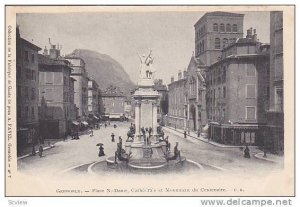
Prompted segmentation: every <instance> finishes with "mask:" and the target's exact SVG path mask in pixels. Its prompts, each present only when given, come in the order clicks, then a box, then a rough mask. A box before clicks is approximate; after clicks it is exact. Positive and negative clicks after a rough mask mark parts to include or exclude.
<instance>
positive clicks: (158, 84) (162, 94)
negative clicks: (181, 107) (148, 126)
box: [154, 79, 168, 125]
mask: <svg viewBox="0 0 300 207" xmlns="http://www.w3.org/2000/svg"><path fill="white" fill-rule="evenodd" d="M154 90H156V91H157V92H158V94H159V100H158V102H159V104H158V105H157V122H158V123H160V124H162V125H163V124H164V123H163V117H164V115H166V114H167V113H168V89H167V86H166V85H165V84H163V80H162V79H157V80H154Z"/></svg>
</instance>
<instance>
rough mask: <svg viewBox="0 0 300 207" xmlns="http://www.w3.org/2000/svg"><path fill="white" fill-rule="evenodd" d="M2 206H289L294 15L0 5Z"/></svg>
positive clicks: (256, 10)
mask: <svg viewBox="0 0 300 207" xmlns="http://www.w3.org/2000/svg"><path fill="white" fill-rule="evenodd" d="M5 10H6V26H5V30H6V73H5V74H6V134H5V135H6V139H5V141H6V145H5V149H6V152H5V156H6V163H5V164H6V170H5V172H6V173H5V181H6V188H5V191H6V195H7V196H293V195H295V189H294V182H295V173H294V168H295V164H294V161H295V157H294V153H295V148H294V146H295V144H294V142H295V133H294V130H295V129H294V128H295V127H294V124H295V123H294V110H295V109H294V107H295V105H294V90H295V88H294V70H295V68H294V67H295V66H294V61H295V57H294V47H295V45H294V44H295V40H294V29H295V28H294V27H295V26H294V21H295V20H294V6H264V7H260V6H247V7H244V6H231V7H228V6H227V7H226V6H221V5H220V6H88V7H86V6H22V5H19V6H17V5H16V6H6V9H5Z"/></svg>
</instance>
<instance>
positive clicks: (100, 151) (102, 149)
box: [98, 145, 105, 157]
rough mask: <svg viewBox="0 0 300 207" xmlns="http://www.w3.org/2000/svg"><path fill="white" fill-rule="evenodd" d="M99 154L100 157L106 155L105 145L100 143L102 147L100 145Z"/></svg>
mask: <svg viewBox="0 0 300 207" xmlns="http://www.w3.org/2000/svg"><path fill="white" fill-rule="evenodd" d="M98 156H99V157H101V156H105V153H104V147H103V145H100V147H99V153H98Z"/></svg>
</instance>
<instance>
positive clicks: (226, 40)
mask: <svg viewBox="0 0 300 207" xmlns="http://www.w3.org/2000/svg"><path fill="white" fill-rule="evenodd" d="M227 46H228V39H227V38H224V39H223V48H225V47H227Z"/></svg>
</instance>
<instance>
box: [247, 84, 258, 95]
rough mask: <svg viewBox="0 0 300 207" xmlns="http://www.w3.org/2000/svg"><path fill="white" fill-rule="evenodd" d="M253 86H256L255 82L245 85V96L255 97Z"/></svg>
mask: <svg viewBox="0 0 300 207" xmlns="http://www.w3.org/2000/svg"><path fill="white" fill-rule="evenodd" d="M255 88H256V85H255V84H247V85H246V98H256V92H255Z"/></svg>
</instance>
